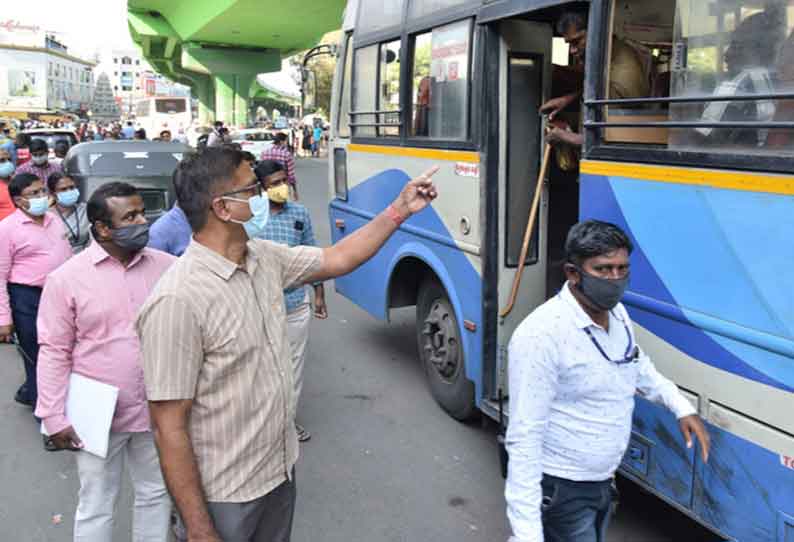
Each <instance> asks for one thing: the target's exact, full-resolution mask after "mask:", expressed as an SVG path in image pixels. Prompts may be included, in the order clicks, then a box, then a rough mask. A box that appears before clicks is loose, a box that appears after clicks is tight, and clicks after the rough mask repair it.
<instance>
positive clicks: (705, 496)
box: [694, 424, 794, 542]
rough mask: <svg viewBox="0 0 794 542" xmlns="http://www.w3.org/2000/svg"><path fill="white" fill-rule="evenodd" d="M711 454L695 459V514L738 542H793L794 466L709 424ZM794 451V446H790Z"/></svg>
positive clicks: (776, 455)
mask: <svg viewBox="0 0 794 542" xmlns="http://www.w3.org/2000/svg"><path fill="white" fill-rule="evenodd" d="M708 429H709V432H710V434H711V442H712V451H711V454H710V455H709V462H708V464H703V462H702V461H700V460H698V466H697V471H696V478H695V508H694V512H695V513H696V514H697V515H698V516H699V517H701V518H703V519H704V520H705V521H706V522H707V523H709V524H711V525H714V526H715V527H717V528H718V529H719V530H720V531H722V532H724V533H726V534H728V535H730V536H732V537H735V538H736V540H741V541H742V542H766V541H770V540H771V541H775V542H788V541H790V540H794V489H793V488H794V470H792V468H793V467H794V465H792V464H791V461H792V460H791V459H789V458H787V457H786V456H781V455H778V454H775V453H773V452H770V451H769V450H766V449H764V448H762V447H760V446H758V445H757V444H754V443H752V442H750V441H747V440H745V439H743V438H740V437H738V436H736V435H734V434H732V433H731V432H729V431H726V430H724V429H721V428H719V427H716V426H714V425H712V424H709V427H708ZM792 452H794V443H792Z"/></svg>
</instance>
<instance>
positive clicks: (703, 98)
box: [584, 92, 794, 107]
mask: <svg viewBox="0 0 794 542" xmlns="http://www.w3.org/2000/svg"><path fill="white" fill-rule="evenodd" d="M760 100H794V92H784V93H780V94H738V95H736V96H724V95H723V96H714V95H696V96H668V97H657V98H650V97H649V98H604V99H598V100H594V99H591V100H585V102H584V104H585V105H586V106H588V107H590V106H596V105H650V104H675V103H697V102H754V101H760Z"/></svg>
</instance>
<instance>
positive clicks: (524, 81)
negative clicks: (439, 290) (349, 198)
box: [497, 18, 579, 395]
mask: <svg viewBox="0 0 794 542" xmlns="http://www.w3.org/2000/svg"><path fill="white" fill-rule="evenodd" d="M498 29H499V34H500V36H501V40H500V41H501V46H500V47H501V51H500V85H499V88H500V113H499V118H500V123H499V124H500V144H499V231H500V235H499V249H498V250H499V254H498V261H499V272H498V296H499V309H498V310H499V315H498V327H497V340H498V345H499V350H500V352H499V358H500V360H503V363H501V364H500V371H499V372H500V374H499V377H498V378H499V382H498V384H497V389H501V390H502V391H503V393H504V394H505V395H507V378H506V365H505V364H504V361H506V360H507V356H506V349H507V345H508V343H509V341H510V337H511V336H512V334H513V331H514V330H515V328H516V327H517V326H518V325H519V324H520V323H521V321H522V320H523V319H524V318H526V316H527V315H528V314H529V313H530V312H532V310H534V309H535V308H536V307H537V306H539V305H540V304H542V303H543V302H544V301H546V299H548V298H549V297H550V296H553V295H555V294H556V293H557V291H558V290H559V288H560V287H561V286H562V284H563V275H562V263H563V259H564V256H563V254H564V252H563V245H564V240H565V235H566V234H567V231H568V229H569V228H570V227H571V226H572V225H573V224H574V223H575V222H576V219H577V216H578V204H579V197H578V184H577V182H576V172H575V171H574V172H570V171H565V170H564V169H563V168H562V167H561V166H560V164H559V162H560V160H559V159H558V157H557V151H556V150H551V151H550V152H549V153H548V159H547V160H546V162H547V165H546V168H545V172H546V174H545V175H544V177H543V180H542V181H541V182H542V186H541V187H540V193H539V194H538V198H539V201H538V205H537V211H536V213H535V224H534V226H533V228H532V235H531V237H530V238H529V244H528V249H527V251H526V257H525V259H524V261H523V262H521V261H520V258H521V252H522V245H523V244H524V237H525V232H526V229H527V224H528V222H529V219H530V210H531V208H532V204H533V200H534V199H535V196H536V191H537V190H538V184H537V183H538V180H539V174H540V172H541V169H542V168H543V162H544V154H545V141H544V128H545V122H546V119H545V118H544V117H543V116H542V115H541V114H540V112H539V108H540V106H541V104H543V103H544V102H545V101H547V100H548V99H549V98H550V97H551V96H553V94H552V93H553V89H552V79H553V77H552V53H553V43H554V39H553V20H551V19H549V20H548V21H546V20H543V21H537V20H527V19H524V18H515V19H508V20H505V21H502V22H500V23H499V24H498ZM522 264H523V265H522ZM518 274H520V275H521V277H520V282H519V283H518V287H516V286H515V282H516V280H517V275H518Z"/></svg>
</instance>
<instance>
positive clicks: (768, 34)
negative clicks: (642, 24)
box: [670, 0, 794, 153]
mask: <svg viewBox="0 0 794 542" xmlns="http://www.w3.org/2000/svg"><path fill="white" fill-rule="evenodd" d="M745 4H746V5H745V7H740V6H738V5H737V3H736V2H735V1H727V0H719V1H717V2H714V3H713V4H707V5H702V3H701V2H697V1H695V0H682V1H680V2H678V6H677V16H676V20H677V21H680V23H679V24H677V25H676V28H675V35H674V45H675V47H674V51H675V53H676V55H677V58H675V59H674V62H673V67H674V70H673V71H672V76H671V81H670V85H671V86H670V92H671V95H672V96H687V95H694V94H697V95H710V96H716V95H719V96H728V97H734V96H740V95H748V94H766V95H769V94H779V93H784V92H789V93H790V92H791V91H792V90H794V89H793V88H792V83H794V78H792V77H791V73H790V69H791V68H790V66H791V63H792V61H794V58H792V56H791V54H790V53H791V51H792V46H791V45H790V43H791V41H792V40H793V39H794V34H792V29H794V1H792V0H787V1H786V2H781V3H776V4H773V3H767V5H766V7H764V5H762V4H761V3H758V5H756V4H755V3H751V2H747V3H745ZM786 51H789V54H788V58H785V57H786V56H787V55H786ZM787 70H789V74H788V75H786V74H787ZM670 113H671V117H672V118H673V119H674V120H680V121H694V122H759V123H761V122H771V121H791V120H794V115H793V114H792V113H793V112H792V101H791V100H772V99H761V100H751V101H733V102H731V101H724V102H709V103H705V104H703V103H694V104H673V105H672V106H671V108H670ZM791 135H792V134H791V132H790V131H786V130H778V131H774V132H770V130H769V129H765V128H744V127H726V128H714V127H702V128H694V129H677V130H674V131H673V133H671V137H670V144H671V146H672V147H675V148H684V149H687V148H709V149H715V150H720V151H728V152H733V151H735V150H736V149H742V150H755V151H758V152H772V153H776V152H779V151H781V150H785V151H788V152H792V150H794V149H792V143H794V139H792V137H791Z"/></svg>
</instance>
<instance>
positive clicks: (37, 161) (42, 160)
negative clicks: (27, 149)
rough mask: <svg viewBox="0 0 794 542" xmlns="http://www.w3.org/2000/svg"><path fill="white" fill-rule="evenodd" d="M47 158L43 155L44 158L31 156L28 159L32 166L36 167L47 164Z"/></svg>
mask: <svg viewBox="0 0 794 542" xmlns="http://www.w3.org/2000/svg"><path fill="white" fill-rule="evenodd" d="M47 158H48V156H47V155H46V154H45V155H44V156H31V157H30V159H31V160H32V161H33V163H34V164H36V165H37V166H43V165H44V164H46V163H47Z"/></svg>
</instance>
